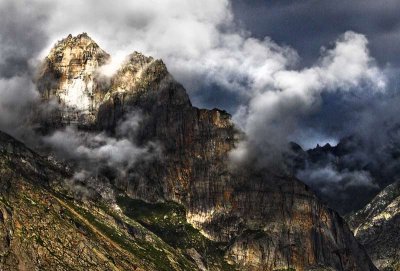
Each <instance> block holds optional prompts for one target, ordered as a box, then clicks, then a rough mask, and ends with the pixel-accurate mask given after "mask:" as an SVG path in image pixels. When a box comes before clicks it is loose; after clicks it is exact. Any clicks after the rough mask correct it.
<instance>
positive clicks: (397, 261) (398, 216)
mask: <svg viewBox="0 0 400 271" xmlns="http://www.w3.org/2000/svg"><path fill="white" fill-rule="evenodd" d="M349 223H350V226H351V228H352V230H353V232H354V234H355V236H356V238H357V239H358V240H359V241H360V243H361V244H363V245H364V246H365V248H366V249H367V251H368V253H369V255H370V256H371V258H372V260H373V261H374V263H375V265H376V266H377V267H378V268H379V269H380V270H396V271H397V270H400V181H397V182H395V183H393V184H391V185H389V186H388V187H386V188H385V189H384V190H383V191H382V192H380V193H379V194H378V195H377V196H376V197H375V198H374V199H373V200H372V201H371V202H370V203H368V204H367V205H366V206H365V207H364V208H363V209H361V210H360V211H358V212H356V213H355V214H353V215H352V216H351V217H350V219H349Z"/></svg>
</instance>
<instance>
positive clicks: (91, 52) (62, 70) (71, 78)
mask: <svg viewBox="0 0 400 271" xmlns="http://www.w3.org/2000/svg"><path fill="white" fill-rule="evenodd" d="M108 59H109V55H108V54H107V53H106V52H104V51H103V50H102V49H101V48H100V47H99V46H98V45H97V44H96V43H95V42H94V41H93V40H92V39H91V38H90V37H89V36H88V35H86V34H85V33H83V34H81V35H78V36H76V37H72V36H71V35H69V36H68V37H67V38H65V39H63V40H61V41H60V42H58V43H57V44H56V46H55V47H54V48H53V49H52V50H51V51H50V54H49V55H48V56H47V58H46V59H45V62H44V66H43V68H42V70H41V74H40V78H39V80H38V86H39V90H40V92H41V95H42V99H43V100H46V101H53V103H54V105H56V106H57V107H58V108H55V109H54V110H53V111H52V113H51V115H50V117H51V118H50V122H52V123H60V124H79V125H91V124H93V123H94V121H95V119H96V112H97V109H98V107H99V104H100V102H101V101H102V99H103V96H104V93H103V92H102V91H101V84H100V83H99V81H98V80H96V76H98V74H97V69H98V68H99V67H100V66H102V65H104V64H105V63H106V61H107V60H108ZM48 117H49V116H48V115H46V117H45V119H46V121H49V118H48Z"/></svg>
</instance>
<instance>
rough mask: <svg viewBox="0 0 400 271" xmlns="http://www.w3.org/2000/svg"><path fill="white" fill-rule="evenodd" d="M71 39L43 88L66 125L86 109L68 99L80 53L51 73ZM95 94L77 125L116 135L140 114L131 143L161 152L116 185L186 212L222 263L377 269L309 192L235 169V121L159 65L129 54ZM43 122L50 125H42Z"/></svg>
mask: <svg viewBox="0 0 400 271" xmlns="http://www.w3.org/2000/svg"><path fill="white" fill-rule="evenodd" d="M78 37H80V36H78ZM70 39H72V40H74V39H76V38H67V39H65V40H63V41H61V42H60V43H59V44H57V45H56V47H55V48H59V49H53V50H52V51H51V53H50V56H49V57H48V58H47V64H46V65H47V66H46V67H45V68H44V71H43V73H42V75H41V77H40V78H39V82H43V81H44V82H47V80H48V78H52V79H53V81H51V83H50V84H43V83H41V86H43V85H44V87H43V88H42V93H43V95H42V97H43V100H44V102H46V101H50V99H51V97H53V96H54V97H59V105H60V108H61V109H57V110H58V111H56V112H60V110H61V114H62V117H61V118H62V119H65V117H64V116H65V114H64V113H63V112H69V111H70V110H71V108H72V109H74V110H75V109H76V108H78V109H79V110H81V109H82V104H81V102H80V101H78V103H79V104H80V105H74V104H73V103H72V101H76V100H74V99H72V98H69V97H66V96H63V95H64V93H67V92H66V91H65V89H67V90H69V89H71V87H70V84H72V83H73V82H74V81H72V82H71V81H69V80H70V79H68V78H69V77H68V76H67V75H65V74H64V73H65V71H70V70H74V71H75V68H73V67H72V66H71V65H75V64H74V63H75V62H76V63H78V62H79V63H82V62H83V61H84V58H82V57H83V55H81V59H80V60H76V59H75V58H74V59H75V60H74V62H72V63H71V62H70V66H69V67H66V68H64V69H63V70H62V72H61V73H62V75H61V76H60V74H59V72H58V71H57V69H54V68H49V67H54V66H56V65H58V64H57V63H58V62H57V58H55V57H54V52H56V51H58V52H61V53H59V54H60V55H65V54H66V53H65V52H69V51H70V50H71V49H69V48H70V47H69V45H68V44H69V40H70ZM85 39H86V38H85ZM96 48H98V47H97V46H96ZM72 51H74V49H72ZM97 52H103V51H101V49H97ZM102 55H106V54H105V53H104V52H103V53H102ZM101 59H103V58H101ZM53 62H54V63H53ZM100 63H101V62H100V61H98V62H97V64H96V65H100ZM82 73H83V74H85V73H90V74H93V73H92V71H87V72H86V66H81V70H80V74H82ZM87 78H89V79H88V83H87V84H88V85H91V86H98V85H99V84H100V83H99V82H98V81H97V80H98V79H96V77H95V76H91V77H87ZM54 86H56V87H54ZM59 86H64V87H63V88H61V87H59ZM48 93H51V94H52V95H48ZM68 93H69V92H68ZM91 95H94V97H98V98H95V99H94V100H95V101H96V102H95V106H93V107H91V109H92V110H91V111H90V110H89V115H90V116H91V117H90V118H87V117H86V115H85V114H86V113H85V112H86V111H84V112H83V113H82V114H83V116H82V117H81V116H80V114H79V111H74V112H75V113H76V112H78V114H77V117H76V118H75V120H77V121H78V124H79V125H80V126H81V127H83V128H88V127H89V126H90V128H91V129H94V128H95V129H97V130H106V131H108V132H110V133H112V132H113V131H114V129H115V127H116V125H117V123H118V122H119V121H121V120H122V119H123V118H124V116H125V115H126V114H128V113H129V112H131V111H140V112H141V114H142V115H143V122H142V124H141V126H140V128H139V131H138V133H137V137H136V138H135V140H136V141H137V142H139V144H145V143H146V142H148V141H157V142H159V143H160V144H161V145H162V148H163V159H162V161H157V162H154V163H151V164H150V165H149V164H146V165H139V166H137V167H136V168H135V169H134V170H136V171H137V172H139V173H140V174H135V175H133V176H132V177H129V178H126V179H123V180H116V181H115V185H116V186H117V187H118V188H119V189H121V190H122V191H124V192H125V193H126V194H127V195H129V196H130V197H132V198H138V199H144V200H146V201H158V200H161V201H162V200H173V201H176V202H179V203H181V204H183V205H184V206H185V207H186V209H187V214H186V216H187V219H188V221H189V222H190V223H191V224H192V225H194V226H195V227H196V228H198V229H200V230H201V231H202V233H203V234H204V235H205V236H207V237H208V238H209V239H211V240H214V241H220V242H226V243H228V244H229V246H228V247H227V249H226V258H227V259H228V260H229V261H231V262H234V263H238V264H239V265H240V266H241V269H245V270H346V271H347V270H376V269H375V267H374V266H373V265H372V263H371V261H370V260H369V258H368V256H367V254H366V253H365V252H364V250H363V248H361V247H360V246H359V245H358V243H357V242H356V241H355V239H354V237H353V235H352V233H351V231H350V230H349V229H348V227H347V225H346V223H345V222H344V221H343V220H342V219H341V218H340V216H338V215H337V214H336V213H335V212H333V211H332V210H330V209H328V208H326V207H325V206H324V205H323V204H321V203H320V202H319V200H318V199H317V198H316V197H315V196H314V194H313V193H312V192H310V191H309V189H308V188H307V186H306V185H304V184H303V183H301V182H300V181H298V180H297V179H295V178H293V177H290V176H280V175H278V174H274V172H271V170H260V169H254V168H252V166H251V165H245V166H244V165H242V166H237V167H235V168H234V169H232V168H231V167H230V165H229V161H228V160H229V159H228V154H229V152H230V151H231V150H232V149H233V148H234V147H235V144H236V143H237V142H238V140H239V139H240V138H242V137H243V135H242V134H241V132H240V131H238V130H237V129H236V128H235V127H234V125H233V124H232V122H231V120H230V115H229V114H227V113H226V112H224V111H221V110H218V109H214V110H204V109H198V108H195V107H193V106H192V105H191V103H190V100H189V98H188V95H187V94H186V91H185V89H184V88H183V87H182V86H181V85H180V84H179V83H177V82H176V81H175V80H174V79H173V78H172V76H171V75H170V74H169V73H168V71H167V69H166V67H165V65H164V63H163V62H162V61H161V60H154V59H153V58H151V57H145V56H143V55H142V54H140V53H133V54H132V55H130V56H128V58H127V60H126V62H125V63H123V64H122V66H121V68H120V69H119V71H118V72H117V73H116V74H115V75H114V76H113V77H112V78H111V79H110V83H109V85H108V86H107V87H105V88H102V89H99V88H96V87H94V88H92V94H91ZM67 96H68V95H67ZM74 97H75V96H74ZM63 99H64V100H63ZM66 101H68V102H66ZM83 104H85V103H83ZM63 114H64V115H63ZM67 115H68V114H67ZM55 116H57V115H55ZM92 117H93V118H92ZM52 118H53V116H52V114H50V119H52ZM87 119H90V121H86V120H87ZM80 120H83V122H82V123H80V122H79V121H80ZM42 123H43V122H42ZM44 123H46V125H48V124H49V123H48V121H47V120H46V119H45V120H44ZM86 124H90V125H89V126H88V125H86ZM62 125H68V121H63V122H62Z"/></svg>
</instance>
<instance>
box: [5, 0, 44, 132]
mask: <svg viewBox="0 0 400 271" xmlns="http://www.w3.org/2000/svg"><path fill="white" fill-rule="evenodd" d="M50 7H51V5H46V6H44V5H41V4H35V5H33V4H30V3H24V2H22V1H0V97H1V99H0V129H1V130H3V131H7V132H9V133H12V134H13V135H14V136H17V137H21V136H22V135H23V134H26V133H28V132H29V129H27V127H26V126H25V122H26V120H27V118H28V117H29V114H30V113H31V111H30V106H31V104H32V103H33V102H34V101H35V100H36V98H37V97H38V94H37V92H36V88H35V86H34V83H33V79H34V78H33V77H34V74H35V70H36V64H37V63H36V62H37V56H38V54H39V52H40V51H41V50H42V49H43V47H44V46H45V45H46V44H47V34H46V33H45V32H44V31H43V27H44V25H45V24H46V22H47V17H46V12H49V11H50Z"/></svg>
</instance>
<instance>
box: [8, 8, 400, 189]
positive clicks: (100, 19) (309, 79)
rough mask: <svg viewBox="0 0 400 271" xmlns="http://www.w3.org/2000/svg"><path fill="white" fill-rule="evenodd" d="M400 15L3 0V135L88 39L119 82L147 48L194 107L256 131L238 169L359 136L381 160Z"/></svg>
mask: <svg viewBox="0 0 400 271" xmlns="http://www.w3.org/2000/svg"><path fill="white" fill-rule="evenodd" d="M398 14H400V2H399V1H396V0H382V1H374V0H363V1H361V0H360V1H358V0H355V1H344V0H340V1H327V0H320V1H317V0H304V1H289V0H280V1H258V0H252V1H249V0H247V1H245V0H231V1H229V0H202V1H184V0H168V1H166V0H133V1H123V0H114V1H113V2H112V4H110V2H109V1H101V0H100V1H99V0H87V1H78V0H70V1H58V0H33V1H28V0H13V1H12V0H0V97H1V99H0V129H2V130H6V131H8V132H10V133H12V134H14V135H16V136H18V134H20V133H22V132H21V129H22V128H23V123H24V121H25V119H26V118H27V115H26V112H28V111H29V110H28V109H29V106H30V104H32V103H33V102H34V101H35V100H37V99H38V96H39V95H38V93H37V91H36V88H35V85H34V81H33V78H34V76H35V72H36V68H37V66H38V65H39V63H40V61H41V60H42V59H43V58H44V57H45V56H46V55H47V54H48V52H49V50H50V49H51V47H52V46H53V45H54V44H55V43H56V41H57V40H61V39H62V38H64V37H66V36H67V35H68V34H70V33H71V34H73V35H76V34H79V33H82V32H87V33H88V34H89V36H91V37H92V38H93V39H94V40H95V41H96V42H97V43H98V44H99V45H100V47H102V48H103V49H104V50H106V51H107V52H108V53H110V54H111V56H112V59H113V61H112V62H111V63H110V64H109V65H108V66H107V69H105V71H107V73H108V74H112V73H113V72H114V71H115V70H116V69H117V68H118V65H119V63H121V61H123V59H124V57H125V56H126V55H128V54H129V53H132V52H133V51H140V52H143V53H144V54H147V55H152V56H153V57H156V58H161V59H163V61H164V62H165V63H166V65H167V67H168V69H169V71H170V73H171V74H172V75H173V76H174V77H175V78H176V79H177V80H178V81H179V82H181V83H182V84H183V85H184V86H185V88H186V89H187V92H188V93H189V95H190V97H191V100H192V103H193V104H194V105H195V106H198V107H205V108H215V107H218V108H221V109H225V110H227V111H228V112H229V113H230V114H232V118H233V121H234V122H235V123H236V125H237V126H238V127H240V128H241V129H242V130H243V131H244V132H245V133H246V134H247V139H246V140H245V141H243V142H241V143H240V144H239V146H238V147H237V148H236V149H235V150H234V151H233V152H232V155H231V158H232V160H233V161H238V162H240V161H242V160H249V159H252V157H259V160H260V162H259V163H260V164H267V163H269V162H270V161H271V160H276V157H277V156H279V155H280V154H281V153H282V152H283V151H284V150H285V149H286V148H287V143H288V142H289V141H294V142H297V143H298V144H300V145H301V146H302V147H303V148H304V149H308V148H312V147H315V146H316V145H317V144H320V145H323V144H325V143H327V142H328V143H331V144H336V143H337V142H339V141H340V139H341V138H343V137H347V136H351V135H357V136H359V137H360V138H363V140H364V141H365V142H369V143H371V144H370V145H371V146H377V147H376V148H372V149H373V150H365V153H364V155H363V156H362V157H365V159H366V160H371V159H373V155H375V154H376V153H377V152H378V151H377V149H380V148H381V146H382V145H384V144H385V143H387V142H388V140H389V137H388V136H387V134H388V133H389V131H391V130H392V129H393V127H394V126H396V125H397V124H398V121H399V120H398V116H399V115H400V114H399V113H400V112H399V111H400V107H399V106H398V104H399V103H398V102H399V100H400V94H399V74H400V17H399V16H398ZM21 127H22V128H21ZM22 130H23V129H22ZM347 175H348V174H347ZM375 181H376V180H371V181H370V182H375Z"/></svg>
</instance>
